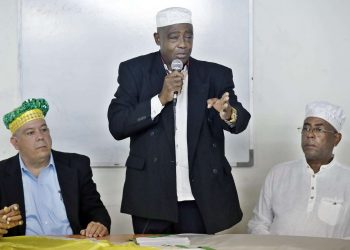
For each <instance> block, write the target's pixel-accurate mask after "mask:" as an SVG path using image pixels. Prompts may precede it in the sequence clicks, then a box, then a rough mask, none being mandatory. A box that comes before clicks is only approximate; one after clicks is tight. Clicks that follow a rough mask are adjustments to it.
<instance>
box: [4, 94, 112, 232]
mask: <svg viewBox="0 0 350 250" xmlns="http://www.w3.org/2000/svg"><path fill="white" fill-rule="evenodd" d="M48 110H49V105H48V103H47V102H46V100H45V99H28V100H26V101H24V102H23V103H22V105H21V106H20V107H18V108H16V109H15V110H13V111H12V112H10V113H8V114H6V115H5V116H4V118H3V120H4V123H5V125H6V127H7V128H8V129H9V130H10V131H11V133H12V136H11V139H10V141H11V144H12V145H13V146H14V148H15V149H16V150H18V152H19V153H18V154H17V155H16V156H13V157H11V158H9V159H6V160H3V161H1V162H0V208H2V209H1V210H0V236H2V235H4V236H14V235H70V234H81V235H85V236H88V237H98V236H105V235H108V234H109V229H110V225H111V220H110V217H109V214H108V212H107V210H106V208H105V206H104V205H103V203H102V201H101V199H100V195H99V193H98V192H97V190H96V184H95V183H94V182H93V180H92V171H91V167H90V159H89V158H88V157H86V156H83V155H79V154H73V153H63V152H58V151H55V150H52V149H51V145H52V139H51V136H50V131H49V128H48V126H47V124H46V122H45V119H44V118H45V115H46V113H47V111H48Z"/></svg>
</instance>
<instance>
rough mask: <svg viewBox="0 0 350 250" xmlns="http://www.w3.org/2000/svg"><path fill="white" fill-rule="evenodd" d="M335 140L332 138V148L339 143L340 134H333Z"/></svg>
mask: <svg viewBox="0 0 350 250" xmlns="http://www.w3.org/2000/svg"><path fill="white" fill-rule="evenodd" d="M334 136H335V138H334V147H336V146H337V145H338V143H339V142H340V141H341V138H342V134H341V133H336V134H334Z"/></svg>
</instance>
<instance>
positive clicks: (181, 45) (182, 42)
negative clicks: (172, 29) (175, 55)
mask: <svg viewBox="0 0 350 250" xmlns="http://www.w3.org/2000/svg"><path fill="white" fill-rule="evenodd" d="M178 47H179V48H186V47H187V44H186V40H185V37H183V36H180V38H179V43H178Z"/></svg>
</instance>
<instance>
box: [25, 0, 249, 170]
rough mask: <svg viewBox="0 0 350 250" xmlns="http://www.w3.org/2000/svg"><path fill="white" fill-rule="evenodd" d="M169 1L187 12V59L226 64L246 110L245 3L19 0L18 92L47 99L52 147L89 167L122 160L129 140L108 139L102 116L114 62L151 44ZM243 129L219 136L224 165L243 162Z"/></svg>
mask: <svg viewBox="0 0 350 250" xmlns="http://www.w3.org/2000/svg"><path fill="white" fill-rule="evenodd" d="M170 6H182V7H186V8H189V9H191V10H192V13H193V25H194V48H193V51H192V56H193V57H194V58H196V59H199V60H206V61H213V62H217V63H220V64H223V65H226V66H228V67H230V68H232V69H233V74H234V82H235V86H236V88H235V91H236V94H237V95H238V99H239V101H240V102H242V104H243V105H244V106H245V107H246V108H247V109H248V110H251V107H250V106H251V104H250V102H251V101H250V95H251V91H250V87H249V84H250V81H249V79H250V77H249V61H250V60H249V1H247V0H218V1H212V0H192V1H188V0H187V1H186V0H176V1H161V0H159V1H152V0H150V1H143V0H128V1H123V0H84V1H82V0H81V1H79V0H22V1H21V2H20V18H19V19H20V37H21V38H20V49H19V51H20V55H19V59H20V87H21V97H22V99H27V98H31V97H43V98H45V99H47V101H48V102H49V105H50V110H49V112H48V114H47V116H46V120H47V123H48V126H49V127H50V130H51V135H52V138H53V148H54V149H56V150H61V151H66V152H76V153H81V154H86V155H88V156H89V157H90V158H91V161H92V165H93V166H124V165H125V162H126V158H127V156H128V153H129V139H125V140H122V141H116V140H114V138H113V137H112V136H111V134H110V133H109V130H108V120H107V109H108V106H109V103H110V101H111V99H112V98H113V95H114V93H115V91H116V90H117V87H118V83H117V71H118V65H119V63H120V62H122V61H125V60H127V59H130V58H133V57H136V56H139V55H143V54H147V53H150V52H153V51H157V50H158V49H159V48H158V46H157V45H156V44H155V43H154V40H153V33H154V32H155V31H156V24H155V15H156V13H157V11H159V10H160V9H163V8H166V7H170ZM250 133H251V130H249V129H247V130H246V131H244V132H243V133H241V134H239V135H228V134H226V142H225V143H226V155H227V158H228V160H229V162H230V164H231V165H236V163H237V162H248V161H249V160H250V153H251V151H250V149H251V139H250Z"/></svg>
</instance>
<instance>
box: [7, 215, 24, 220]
mask: <svg viewBox="0 0 350 250" xmlns="http://www.w3.org/2000/svg"><path fill="white" fill-rule="evenodd" d="M20 220H22V216H21V215H20V214H19V215H15V216H11V217H7V221H20Z"/></svg>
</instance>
